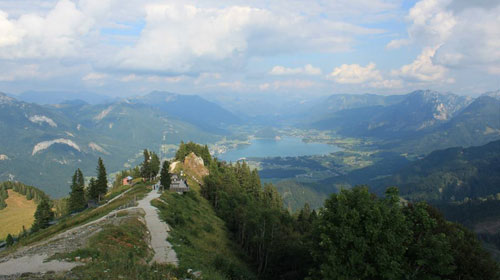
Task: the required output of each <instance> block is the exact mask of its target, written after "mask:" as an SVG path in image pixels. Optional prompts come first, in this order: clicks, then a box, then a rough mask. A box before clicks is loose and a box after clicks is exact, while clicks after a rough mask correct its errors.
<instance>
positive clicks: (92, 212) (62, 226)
mask: <svg viewBox="0 0 500 280" xmlns="http://www.w3.org/2000/svg"><path fill="white" fill-rule="evenodd" d="M148 192H149V189H148V188H147V186H146V185H144V184H137V185H136V186H134V189H133V190H132V191H130V192H128V193H126V194H125V195H123V197H120V198H119V199H117V200H115V201H113V202H112V203H110V204H108V205H105V206H103V207H99V208H95V209H87V210H84V211H82V212H80V213H78V214H76V215H74V216H66V217H64V218H62V219H60V220H59V221H58V223H57V224H55V225H53V226H50V227H48V228H46V229H43V230H41V231H39V232H36V233H34V234H30V235H29V236H28V237H26V238H23V239H21V240H20V241H19V242H18V243H16V244H15V245H14V246H12V247H10V248H9V249H7V250H5V251H3V252H1V253H0V256H5V255H7V254H9V253H11V252H12V251H15V250H16V249H17V248H18V247H19V246H26V245H29V244H32V243H35V242H38V241H41V240H44V239H47V238H49V237H52V236H54V235H55V234H58V233H60V232H63V231H65V230H68V229H70V228H72V227H75V226H78V225H82V224H85V223H88V222H90V221H93V220H96V219H98V218H100V217H102V216H104V215H106V214H108V213H110V212H111V211H113V210H114V209H116V208H118V207H120V206H121V205H124V204H127V203H129V202H130V201H132V200H133V199H134V198H136V199H137V200H139V199H140V198H142V197H143V196H144V195H145V194H146V193H148Z"/></svg>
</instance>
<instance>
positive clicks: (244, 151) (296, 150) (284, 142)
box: [216, 137, 341, 162]
mask: <svg viewBox="0 0 500 280" xmlns="http://www.w3.org/2000/svg"><path fill="white" fill-rule="evenodd" d="M340 150H341V149H340V148H339V147H337V146H334V145H328V144H322V143H306V142H302V139H301V138H297V137H283V138H281V140H274V139H254V140H252V143H251V144H250V145H244V146H241V147H240V148H238V149H234V150H229V151H227V152H226V153H224V154H219V155H216V157H217V158H219V159H222V160H225V161H232V162H235V161H237V160H238V159H241V158H247V157H296V156H311V155H325V154H329V153H333V152H337V151H340Z"/></svg>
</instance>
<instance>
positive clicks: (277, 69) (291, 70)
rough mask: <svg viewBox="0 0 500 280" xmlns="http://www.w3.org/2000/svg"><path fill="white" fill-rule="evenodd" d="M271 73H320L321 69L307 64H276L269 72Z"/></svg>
mask: <svg viewBox="0 0 500 280" xmlns="http://www.w3.org/2000/svg"><path fill="white" fill-rule="evenodd" d="M269 74H271V75H297V74H305V75H321V69H320V68H317V67H314V66H312V65H311V64H307V65H305V66H304V67H297V68H288V67H284V66H280V65H276V66H274V67H273V69H271V71H270V72H269Z"/></svg>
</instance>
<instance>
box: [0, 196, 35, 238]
mask: <svg viewBox="0 0 500 280" xmlns="http://www.w3.org/2000/svg"><path fill="white" fill-rule="evenodd" d="M8 192H9V197H8V198H7V199H6V200H5V202H6V203H7V207H6V208H4V209H2V210H0V225H2V226H1V227H0V240H3V239H5V237H7V234H9V233H10V234H12V235H17V234H19V233H20V232H22V228H23V226H24V227H25V228H26V229H29V228H30V227H31V225H32V224H33V221H34V220H35V219H34V218H33V215H34V214H35V211H36V203H35V201H34V200H27V199H26V196H24V195H22V194H19V193H17V192H15V191H14V190H8Z"/></svg>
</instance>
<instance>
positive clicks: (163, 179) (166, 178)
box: [160, 160, 171, 190]
mask: <svg viewBox="0 0 500 280" xmlns="http://www.w3.org/2000/svg"><path fill="white" fill-rule="evenodd" d="M169 169H170V162H168V161H167V160H166V161H164V162H163V165H162V167H161V173H160V183H161V185H162V186H163V187H164V188H165V190H168V189H170V182H171V178H170V172H169Z"/></svg>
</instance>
